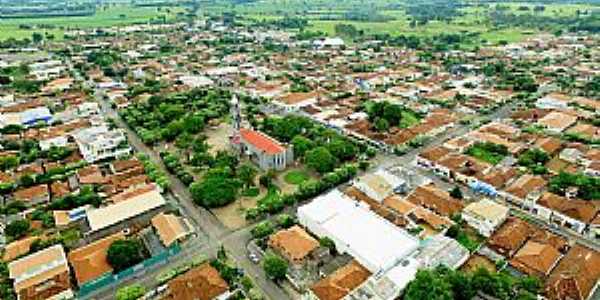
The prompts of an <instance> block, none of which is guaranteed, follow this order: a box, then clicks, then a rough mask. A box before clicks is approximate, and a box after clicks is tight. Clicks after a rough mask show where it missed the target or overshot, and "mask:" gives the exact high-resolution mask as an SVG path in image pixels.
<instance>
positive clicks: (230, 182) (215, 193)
mask: <svg viewBox="0 0 600 300" xmlns="http://www.w3.org/2000/svg"><path fill="white" fill-rule="evenodd" d="M240 185H241V184H240V182H239V181H238V180H236V179H232V178H228V177H225V176H223V175H219V174H207V176H206V177H205V178H204V180H202V181H200V182H194V183H192V184H191V185H190V193H192V198H193V199H194V202H195V203H196V204H198V205H200V206H203V207H207V208H214V207H221V206H224V205H227V204H229V203H231V202H233V201H234V200H235V199H236V197H237V195H238V191H239V188H240Z"/></svg>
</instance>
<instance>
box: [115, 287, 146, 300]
mask: <svg viewBox="0 0 600 300" xmlns="http://www.w3.org/2000/svg"><path fill="white" fill-rule="evenodd" d="M144 294H146V288H144V287H143V286H141V285H139V284H133V285H129V286H124V287H122V288H120V289H118V290H117V294H116V296H115V297H116V299H117V300H135V299H138V298H141V297H142V296H144Z"/></svg>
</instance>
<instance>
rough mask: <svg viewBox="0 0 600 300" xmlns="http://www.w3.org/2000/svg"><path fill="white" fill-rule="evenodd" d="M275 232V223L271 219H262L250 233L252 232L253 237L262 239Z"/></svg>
mask: <svg viewBox="0 0 600 300" xmlns="http://www.w3.org/2000/svg"><path fill="white" fill-rule="evenodd" d="M273 232H275V227H274V226H273V224H272V223H271V222H269V221H262V222H260V223H258V224H257V225H256V226H254V228H252V230H251V232H250V233H251V234H252V237H253V238H255V239H262V238H266V237H267V236H269V235H271V234H272V233H273Z"/></svg>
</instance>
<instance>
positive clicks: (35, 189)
mask: <svg viewBox="0 0 600 300" xmlns="http://www.w3.org/2000/svg"><path fill="white" fill-rule="evenodd" d="M46 195H49V189H48V185H46V184H40V185H35V186H32V187H29V188H25V189H22V190H18V191H16V192H14V193H13V196H14V198H15V199H17V200H21V201H31V200H33V199H34V198H36V197H44V196H46Z"/></svg>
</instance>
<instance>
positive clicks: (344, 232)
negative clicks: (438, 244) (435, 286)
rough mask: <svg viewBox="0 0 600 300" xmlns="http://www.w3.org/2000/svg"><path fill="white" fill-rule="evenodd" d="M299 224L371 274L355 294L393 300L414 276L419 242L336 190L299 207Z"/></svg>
mask: <svg viewBox="0 0 600 300" xmlns="http://www.w3.org/2000/svg"><path fill="white" fill-rule="evenodd" d="M298 220H299V222H300V224H302V225H303V226H305V227H306V228H308V230H309V231H310V232H312V233H314V234H315V235H317V236H319V237H329V238H330V239H331V240H332V241H333V242H334V243H335V246H336V250H337V251H338V252H340V253H345V254H349V255H350V256H352V257H353V258H354V259H355V260H356V261H357V262H358V263H359V264H360V265H362V266H364V267H365V268H366V269H367V270H368V271H369V272H371V273H372V274H373V275H372V276H371V277H370V278H369V280H368V281H367V283H366V284H365V285H364V286H363V287H361V289H360V291H359V292H358V293H365V294H371V295H377V296H378V297H379V298H373V299H382V300H391V299H395V298H396V297H398V295H399V294H400V293H401V292H402V290H403V289H404V288H405V287H406V285H407V284H408V283H409V282H410V281H411V280H412V279H414V276H415V275H416V273H417V269H418V262H417V261H416V260H414V259H413V258H411V257H410V255H411V254H412V253H414V252H415V250H417V248H418V247H419V242H418V240H417V239H416V238H414V237H413V236H411V235H410V234H408V233H407V232H406V231H404V230H403V229H401V228H400V227H397V226H396V225H394V224H392V223H390V222H389V221H387V220H386V219H384V218H383V217H380V216H379V215H377V214H376V213H374V212H373V211H371V210H370V209H369V207H368V205H366V204H365V203H364V202H356V201H353V200H352V199H350V198H349V197H348V196H346V195H345V194H343V193H342V192H340V191H339V190H337V189H336V190H332V191H330V192H329V193H327V194H325V195H321V196H319V197H317V198H315V199H314V200H313V201H312V202H310V203H308V204H305V205H303V206H301V207H299V208H298Z"/></svg>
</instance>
